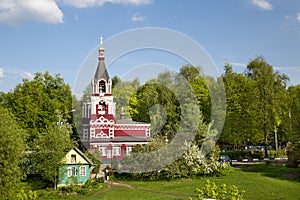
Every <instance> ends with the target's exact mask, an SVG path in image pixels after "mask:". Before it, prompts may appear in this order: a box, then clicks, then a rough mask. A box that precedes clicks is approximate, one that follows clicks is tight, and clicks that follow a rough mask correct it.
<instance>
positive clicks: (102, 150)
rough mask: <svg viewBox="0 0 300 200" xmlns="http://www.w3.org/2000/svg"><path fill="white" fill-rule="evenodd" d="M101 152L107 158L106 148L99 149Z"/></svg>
mask: <svg viewBox="0 0 300 200" xmlns="http://www.w3.org/2000/svg"><path fill="white" fill-rule="evenodd" d="M99 150H100V151H101V155H102V156H106V147H104V146H102V147H99Z"/></svg>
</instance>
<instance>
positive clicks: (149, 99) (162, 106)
mask: <svg viewBox="0 0 300 200" xmlns="http://www.w3.org/2000/svg"><path fill="white" fill-rule="evenodd" d="M129 106H130V107H129V110H130V114H131V116H132V119H133V120H135V121H142V122H148V123H150V122H152V127H151V131H152V133H153V134H156V133H158V134H160V135H163V136H164V135H166V136H167V137H168V138H169V139H171V138H173V137H174V135H175V133H176V130H177V128H178V125H179V121H180V119H179V116H180V111H179V102H178V99H177V98H176V96H175V94H174V93H173V92H172V91H171V90H170V89H169V88H166V87H165V86H163V85H161V84H160V83H159V82H158V81H157V80H152V81H149V82H147V83H146V84H145V85H143V86H141V87H140V88H139V89H138V90H137V92H136V93H135V94H134V95H132V97H131V98H130V102H129ZM151 116H152V117H153V118H151ZM161 122H165V123H164V124H162V123H161ZM162 125H164V126H163V127H162Z"/></svg>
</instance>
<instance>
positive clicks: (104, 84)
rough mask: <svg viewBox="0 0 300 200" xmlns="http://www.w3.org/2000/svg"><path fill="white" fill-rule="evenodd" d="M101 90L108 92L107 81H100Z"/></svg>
mask: <svg viewBox="0 0 300 200" xmlns="http://www.w3.org/2000/svg"><path fill="white" fill-rule="evenodd" d="M99 92H100V93H105V92H106V82H105V81H104V80H102V81H100V82H99Z"/></svg>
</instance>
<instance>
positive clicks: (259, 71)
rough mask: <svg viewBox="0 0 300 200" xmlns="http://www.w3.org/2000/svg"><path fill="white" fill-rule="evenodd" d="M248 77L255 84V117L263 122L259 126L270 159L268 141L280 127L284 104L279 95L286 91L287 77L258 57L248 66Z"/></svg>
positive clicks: (266, 155) (266, 153)
mask: <svg viewBox="0 0 300 200" xmlns="http://www.w3.org/2000/svg"><path fill="white" fill-rule="evenodd" d="M246 75H247V77H249V78H250V79H252V80H254V82H255V85H254V88H253V91H254V92H255V93H254V95H255V97H256V105H255V107H254V109H255V112H256V116H255V117H256V119H257V122H261V123H259V124H258V125H259V126H260V128H259V129H260V130H262V135H263V138H264V146H265V157H268V151H267V146H268V144H269V141H268V140H269V139H270V134H271V133H272V132H273V130H274V128H275V129H276V128H277V126H278V121H279V118H280V117H279V116H280V115H281V114H280V113H281V112H280V110H279V109H280V107H281V105H280V103H281V102H282V101H281V99H280V98H279V95H280V94H281V91H282V90H285V87H286V81H287V76H285V75H280V74H279V73H278V72H274V71H273V67H272V66H271V65H270V64H268V63H267V62H266V61H265V60H264V58H263V57H257V58H256V59H254V60H252V61H251V62H250V63H249V64H248V66H247V74H246ZM275 132H276V130H275Z"/></svg>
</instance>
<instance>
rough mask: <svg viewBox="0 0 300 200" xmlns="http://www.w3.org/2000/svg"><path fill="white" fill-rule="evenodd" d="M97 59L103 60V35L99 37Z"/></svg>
mask: <svg viewBox="0 0 300 200" xmlns="http://www.w3.org/2000/svg"><path fill="white" fill-rule="evenodd" d="M98 51H99V60H104V51H105V49H104V47H103V37H102V36H101V37H100V47H99V50H98Z"/></svg>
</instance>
